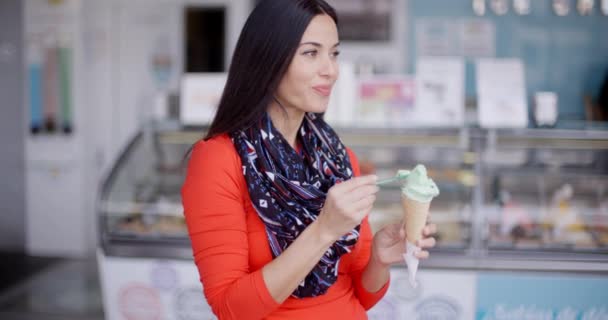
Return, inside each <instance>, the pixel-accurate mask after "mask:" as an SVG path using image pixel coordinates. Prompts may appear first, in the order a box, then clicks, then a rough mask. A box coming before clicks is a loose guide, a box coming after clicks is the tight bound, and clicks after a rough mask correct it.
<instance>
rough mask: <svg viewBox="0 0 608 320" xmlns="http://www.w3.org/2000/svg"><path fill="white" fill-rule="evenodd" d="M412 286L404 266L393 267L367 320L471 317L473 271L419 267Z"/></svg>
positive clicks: (473, 290) (473, 293)
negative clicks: (388, 282) (381, 293)
mask: <svg viewBox="0 0 608 320" xmlns="http://www.w3.org/2000/svg"><path fill="white" fill-rule="evenodd" d="M417 277H418V282H419V286H418V287H417V288H415V289H414V288H413V287H411V285H410V284H409V282H408V275H407V269H405V268H393V269H392V270H391V284H390V287H389V290H388V292H387V293H386V295H385V296H384V298H383V299H382V300H380V301H379V302H378V304H376V305H375V306H374V307H373V308H372V309H370V310H369V311H368V317H369V319H370V320H398V319H423V320H427V319H428V320H430V319H456V320H458V319H463V320H464V319H473V317H474V310H475V299H476V297H475V294H476V287H475V274H474V273H473V272H467V271H439V270H419V272H418V275H417Z"/></svg>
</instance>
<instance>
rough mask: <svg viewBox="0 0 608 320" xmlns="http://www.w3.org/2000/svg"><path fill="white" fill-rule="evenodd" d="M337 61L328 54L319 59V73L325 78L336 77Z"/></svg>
mask: <svg viewBox="0 0 608 320" xmlns="http://www.w3.org/2000/svg"><path fill="white" fill-rule="evenodd" d="M338 71H339V70H338V61H336V59H335V58H333V57H331V56H329V57H326V58H324V59H322V61H321V65H320V66H319V74H320V75H321V76H323V77H327V78H332V79H333V78H336V77H337V76H338Z"/></svg>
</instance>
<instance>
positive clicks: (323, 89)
mask: <svg viewBox="0 0 608 320" xmlns="http://www.w3.org/2000/svg"><path fill="white" fill-rule="evenodd" d="M312 88H313V89H314V90H315V91H316V92H317V93H318V94H320V95H322V96H324V97H329V95H330V94H331V86H330V85H322V86H314V87H312Z"/></svg>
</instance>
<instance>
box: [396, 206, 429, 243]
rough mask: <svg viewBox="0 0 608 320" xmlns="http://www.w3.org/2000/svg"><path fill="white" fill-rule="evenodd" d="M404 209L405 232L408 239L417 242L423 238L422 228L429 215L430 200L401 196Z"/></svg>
mask: <svg viewBox="0 0 608 320" xmlns="http://www.w3.org/2000/svg"><path fill="white" fill-rule="evenodd" d="M401 205H402V206H403V211H404V221H405V234H406V236H407V241H409V242H411V243H412V244H416V241H418V240H420V239H421V238H422V229H423V228H424V226H425V225H426V220H427V217H428V215H429V207H430V206H431V203H430V202H419V201H416V200H414V199H410V198H408V197H407V196H405V195H402V196H401Z"/></svg>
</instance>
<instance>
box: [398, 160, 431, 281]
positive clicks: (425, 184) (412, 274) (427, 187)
mask: <svg viewBox="0 0 608 320" xmlns="http://www.w3.org/2000/svg"><path fill="white" fill-rule="evenodd" d="M401 191H402V193H401V205H402V206H403V214H404V216H403V218H404V223H405V233H406V237H407V241H406V251H405V253H404V254H403V259H404V260H405V264H406V265H407V269H408V270H407V271H408V274H409V281H410V284H411V285H412V287H414V288H415V287H417V286H418V284H417V282H416V272H417V270H418V263H419V261H418V258H417V257H416V253H417V252H418V251H420V250H421V249H420V248H419V247H418V245H417V241H418V240H420V239H421V238H422V230H423V229H424V226H425V225H426V220H427V217H428V215H429V208H430V206H431V201H432V200H433V198H434V197H436V196H437V195H439V189H438V188H437V185H436V184H435V183H434V182H433V180H432V179H430V178H429V177H428V176H427V174H426V168H425V167H424V166H422V165H417V166H416V167H415V168H414V170H412V171H411V172H410V173H409V174H408V176H407V178H406V181H405V184H404V185H403V187H402V188H401Z"/></svg>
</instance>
